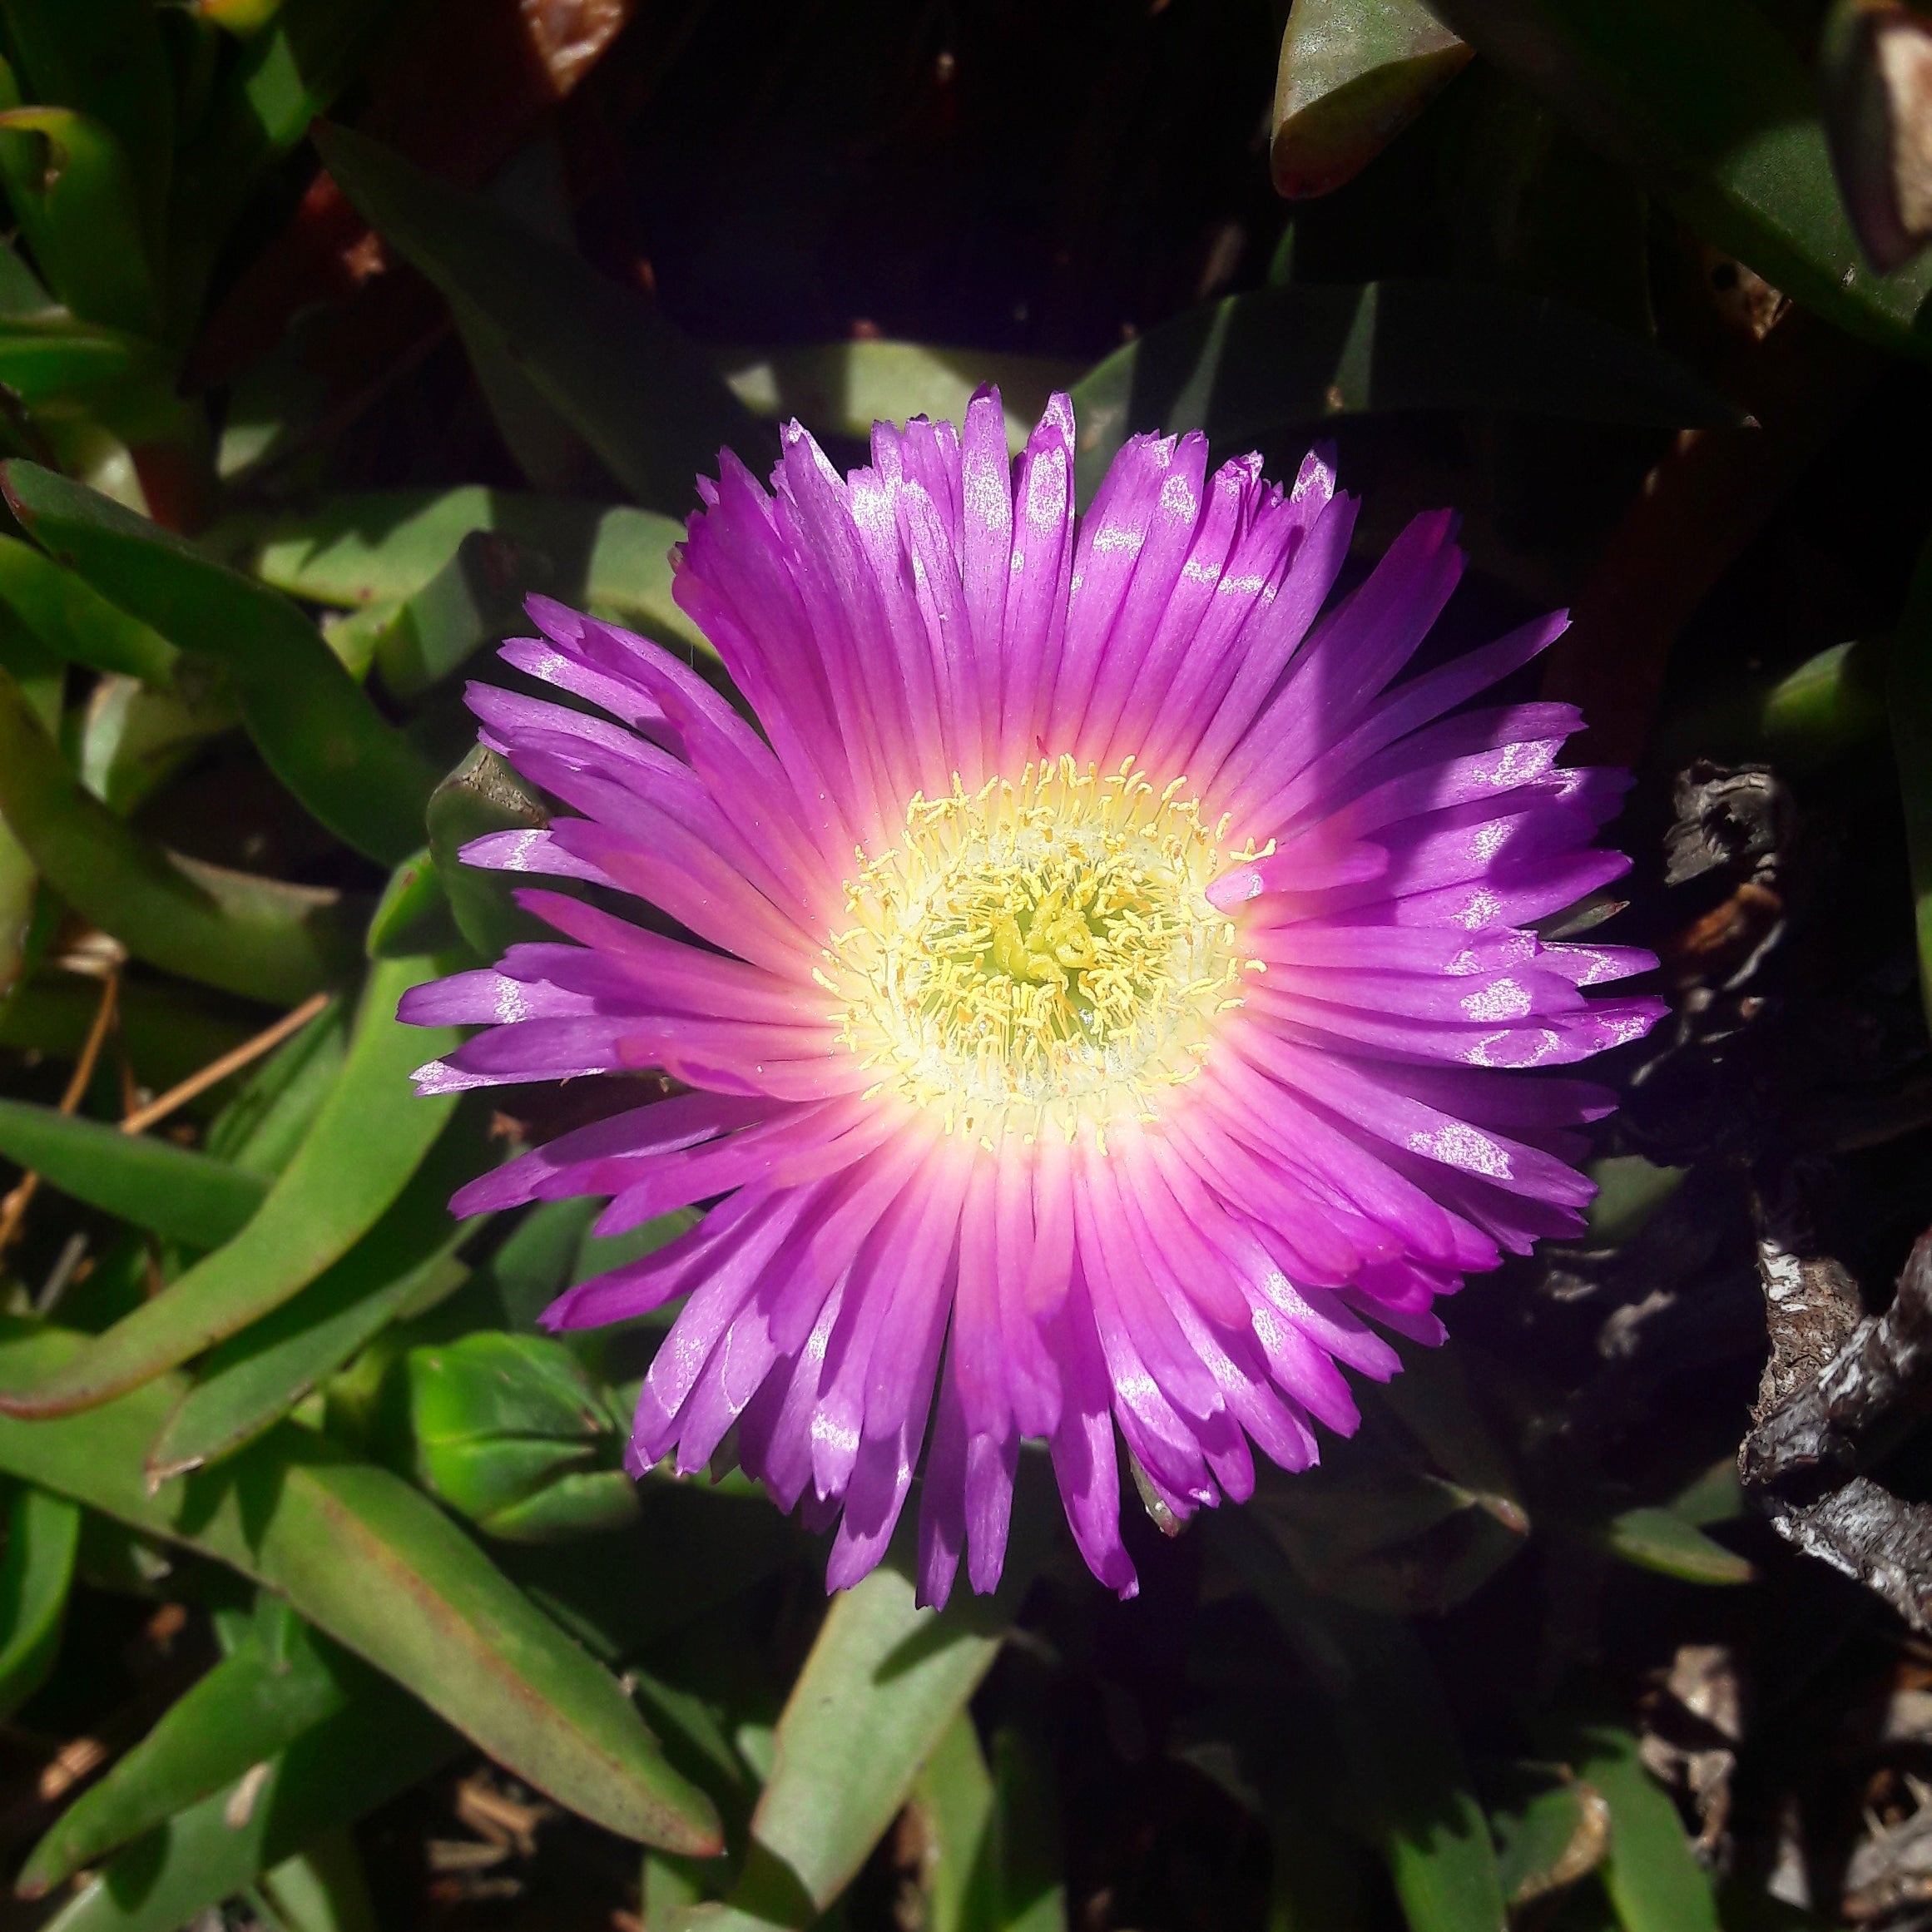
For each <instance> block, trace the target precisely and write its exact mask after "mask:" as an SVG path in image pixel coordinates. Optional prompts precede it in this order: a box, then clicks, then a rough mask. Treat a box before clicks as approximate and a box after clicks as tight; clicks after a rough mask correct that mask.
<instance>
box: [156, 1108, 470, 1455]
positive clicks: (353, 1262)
mask: <svg viewBox="0 0 1932 1932" xmlns="http://www.w3.org/2000/svg"><path fill="white" fill-rule="evenodd" d="M481 1142H482V1136H481V1133H480V1132H478V1131H475V1130H474V1129H473V1128H472V1127H470V1125H469V1122H468V1117H465V1116H463V1115H458V1117H457V1119H456V1120H455V1121H454V1122H452V1124H451V1126H450V1127H449V1129H448V1131H447V1132H445V1133H444V1134H443V1137H442V1138H441V1139H440V1140H439V1141H438V1142H437V1144H436V1146H435V1147H433V1149H432V1150H431V1151H430V1153H429V1157H428V1158H427V1159H426V1160H424V1163H423V1165H422V1166H421V1167H419V1168H418V1169H417V1170H416V1172H415V1174H414V1176H413V1177H411V1179H410V1181H409V1185H408V1186H406V1187H405V1188H404V1190H403V1191H402V1193H401V1194H400V1195H399V1196H397V1198H396V1200H395V1201H394V1204H393V1205H392V1206H390V1207H389V1211H388V1212H387V1213H385V1214H384V1216H383V1217H382V1219H381V1220H380V1221H378V1222H377V1223H376V1224H375V1226H374V1227H372V1228H371V1229H370V1230H369V1232H368V1233H367V1234H366V1235H364V1236H363V1237H362V1239H361V1240H360V1241H358V1242H357V1243H356V1244H355V1246H354V1247H352V1248H351V1249H349V1252H348V1253H347V1254H345V1255H344V1256H343V1257H342V1259H341V1260H340V1261H337V1262H336V1263H334V1266H331V1267H329V1268H326V1269H324V1271H322V1273H321V1274H320V1275H319V1276H317V1277H316V1278H315V1280H314V1281H311V1282H310V1284H309V1285H308V1286H307V1287H305V1288H304V1289H303V1290H301V1291H300V1293H299V1294H297V1295H295V1296H293V1297H292V1298H291V1299H290V1300H287V1301H285V1302H284V1303H283V1304H282V1305H281V1306H280V1307H279V1308H277V1309H275V1310H271V1311H270V1313H269V1314H267V1315H264V1316H263V1317H262V1318H261V1319H260V1320H259V1321H254V1322H250V1324H249V1325H248V1326H247V1327H246V1328H245V1329H243V1330H241V1331H240V1333H239V1334H237V1335H230V1337H229V1338H228V1340H226V1341H225V1342H223V1343H221V1344H220V1345H219V1346H218V1347H216V1348H215V1349H213V1350H211V1351H210V1353H209V1355H208V1358H207V1360H206V1361H205V1362H204V1363H203V1364H202V1365H201V1370H200V1372H199V1373H198V1374H197V1375H196V1379H195V1385H194V1387H193V1388H192V1389H191V1390H189V1392H188V1394H187V1395H186V1397H185V1398H184V1399H183V1400H182V1403H181V1407H180V1408H179V1409H176V1411H175V1412H174V1414H172V1415H171V1416H170V1417H169V1418H168V1420H167V1426H166V1428H165V1429H162V1431H161V1434H160V1435H159V1437H158V1438H156V1441H155V1443H154V1445H153V1447H152V1448H151V1449H149V1451H148V1453H147V1467H148V1473H149V1475H150V1476H151V1478H152V1479H153V1480H155V1481H156V1482H162V1481H166V1480H167V1479H170V1478H171V1477H175V1476H180V1475H184V1474H186V1473H187V1472H188V1471H189V1470H191V1469H200V1468H201V1467H202V1466H203V1465H204V1464H208V1463H211V1462H215V1461H218V1460H219V1459H220V1458H221V1457H223V1456H225V1455H229V1454H233V1453H234V1451H235V1450H236V1449H240V1447H241V1446H242V1445H243V1444H246V1443H249V1442H252V1441H253V1440H254V1439H255V1437H256V1436H258V1435H260V1434H261V1433H262V1431H263V1430H264V1429H267V1428H268V1427H269V1426H270V1424H273V1423H275V1422H276V1421H277V1420H279V1419H280V1418H281V1417H282V1416H284V1415H285V1414H287V1413H288V1412H289V1410H290V1409H293V1408H294V1407H295V1404H297V1403H298V1402H300V1400H301V1399H302V1398H303V1397H304V1396H305V1395H307V1394H308V1393H309V1391H310V1390H311V1389H314V1388H315V1387H316V1386H318V1385H320V1383H321V1382H322V1381H323V1380H324V1378H325V1377H327V1376H329V1375H333V1374H334V1372H335V1370H338V1369H339V1368H340V1367H341V1366H342V1365H343V1364H344V1362H346V1361H347V1360H349V1357H350V1356H351V1355H354V1353H355V1351H356V1350H358V1349H359V1348H360V1347H362V1346H363V1345H364V1343H365V1342H367V1341H368V1340H369V1338H370V1337H371V1336H373V1335H376V1334H378V1333H379V1332H380V1331H381V1330H383V1329H384V1328H386V1327H387V1326H388V1325H389V1323H390V1322H392V1321H394V1320H396V1319H397V1318H398V1317H399V1315H403V1314H404V1313H405V1312H414V1310H417V1309H419V1308H422V1307H426V1306H429V1305H433V1303H434V1302H436V1301H438V1300H442V1299H443V1296H445V1295H449V1294H453V1292H454V1291H455V1290H457V1289H458V1287H460V1286H462V1284H463V1281H464V1279H465V1278H466V1277H467V1276H468V1270H467V1269H466V1268H465V1267H464V1266H463V1264H462V1263H461V1262H460V1261H458V1260H457V1259H456V1256H455V1250H456V1247H457V1246H458V1243H459V1242H460V1241H463V1240H464V1239H466V1238H467V1237H468V1235H469V1234H470V1233H471V1232H473V1227H472V1226H468V1225H466V1226H461V1227H458V1226H456V1225H455V1224H454V1223H453V1222H452V1221H451V1220H450V1217H449V1196H450V1195H451V1194H452V1193H453V1191H454V1190H455V1189H456V1188H457V1187H458V1186H461V1185H462V1183H463V1181H467V1180H468V1179H469V1178H471V1177H472V1176H473V1175H474V1174H476V1173H477V1172H478V1170H479V1169H480V1168H482V1167H484V1166H485V1165H487V1164H488V1156H487V1153H486V1152H485V1150H484V1148H483V1146H482V1144H481Z"/></svg>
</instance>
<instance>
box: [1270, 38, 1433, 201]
mask: <svg viewBox="0 0 1932 1932" xmlns="http://www.w3.org/2000/svg"><path fill="white" fill-rule="evenodd" d="M1469 53H1470V49H1469V48H1468V47H1465V46H1464V44H1463V43H1462V42H1460V41H1459V40H1458V39H1457V38H1456V37H1455V36H1454V34H1453V33H1451V32H1449V29H1448V28H1447V27H1444V26H1443V25H1442V23H1441V22H1439V20H1437V19H1436V17H1434V15H1433V14H1432V13H1430V12H1429V10H1428V9H1427V8H1426V7H1424V6H1422V5H1421V3H1420V0H1295V4H1294V5H1293V7H1290V9H1289V13H1288V26H1287V30H1286V32H1284V33H1283V34H1282V36H1281V67H1280V68H1279V70H1278V72H1277V73H1276V79H1275V121H1274V139H1273V141H1272V143H1271V147H1270V151H1269V160H1270V164H1271V167H1272V169H1273V172H1274V176H1275V191H1276V193H1277V194H1279V195H1286V196H1288V197H1289V198H1290V200H1294V199H1297V198H1299V197H1300V196H1309V195H1325V194H1327V193H1328V192H1329V191H1330V190H1331V189H1335V188H1339V187H1340V186H1341V185H1342V183H1343V182H1344V181H1349V180H1350V179H1352V178H1353V177H1354V176H1355V175H1357V174H1359V173H1360V171H1362V169H1364V168H1365V167H1366V166H1368V164H1369V163H1370V161H1373V160H1374V159H1375V156H1377V155H1379V154H1380V152H1381V151H1382V150H1383V149H1384V148H1385V147H1386V146H1388V145H1389V143H1390V141H1393V140H1394V139H1395V136H1397V135H1398V134H1399V133H1400V132H1401V131H1402V130H1403V129H1404V127H1406V126H1408V125H1409V122H1410V121H1413V120H1414V118H1415V116H1417V115H1418V114H1419V113H1420V112H1421V111H1422V110H1423V109H1424V107H1427V106H1428V104H1429V102H1430V100H1432V99H1433V98H1434V96H1435V95H1436V93H1437V92H1439V90H1440V89H1441V88H1443V87H1445V86H1446V85H1447V84H1448V83H1449V82H1450V81H1451V80H1453V79H1454V77H1455V76H1456V75H1457V74H1458V73H1459V72H1461V71H1462V69H1463V67H1464V66H1465V65H1466V64H1467V63H1468V61H1469Z"/></svg>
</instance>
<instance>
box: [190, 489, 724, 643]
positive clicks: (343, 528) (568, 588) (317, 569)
mask: <svg viewBox="0 0 1932 1932" xmlns="http://www.w3.org/2000/svg"><path fill="white" fill-rule="evenodd" d="M478 530H484V531H489V532H492V533H495V534H497V535H499V536H503V537H508V538H509V539H510V540H511V541H512V542H514V543H516V544H517V545H518V546H519V547H521V548H522V549H523V550H525V551H527V552H531V553H532V554H533V555H534V556H536V557H539V558H541V559H542V562H543V565H544V567H545V568H546V569H547V572H549V574H550V576H551V578H552V582H554V583H555V585H556V586H557V588H556V589H555V591H554V592H553V593H552V594H553V595H555V596H557V597H560V598H562V601H563V602H566V603H570V604H577V605H581V606H583V607H586V608H588V609H591V610H593V611H596V612H597V613H598V614H599V615H600V616H603V617H610V618H612V619H614V620H615V621H617V622H620V623H623V624H627V625H629V626H631V627H633V628H635V629H639V630H642V631H643V632H645V633H646V635H648V636H650V637H656V638H658V639H660V640H661V641H666V642H672V641H675V642H677V643H679V644H683V645H687V646H691V647H693V648H696V649H698V650H705V651H708V650H709V649H710V648H711V647H710V646H709V645H708V644H706V642H704V639H703V637H702V636H701V633H700V632H698V630H697V628H696V626H695V625H694V624H693V623H692V622H691V619H690V618H689V617H686V615H685V614H684V612H682V611H681V610H680V609H679V608H678V607H677V603H676V600H675V599H674V598H673V597H672V596H671V548H672V547H673V546H674V545H676V544H677V543H680V542H682V541H683V539H684V529H683V526H682V525H681V524H680V523H677V522H676V520H675V519H673V518H670V517H661V516H659V515H657V514H656V513H655V512H653V511H651V510H637V509H632V508H630V506H629V505H627V504H622V503H618V504H609V505H606V504H600V503H568V502H564V501H562V500H560V499H559V498H554V497H535V496H523V495H519V494H518V493H514V492H513V491H508V490H492V489H485V488H482V487H481V486H480V485H470V486H468V487H466V488H462V489H454V490H446V491H443V492H440V493H438V492H432V491H424V490H386V491H379V492H372V493H367V494H350V495H344V496H339V497H333V498H330V499H329V502H328V503H325V504H324V506H323V507H322V508H320V509H318V510H315V511H314V512H312V513H309V514H307V515H304V516H297V517H276V518H238V519H236V520H235V522H234V523H230V524H228V525H226V526H222V527H218V528H216V529H215V530H214V531H213V532H212V533H211V534H210V538H209V541H210V543H211V545H212V546H213V547H215V548H217V549H218V550H220V552H221V553H222V554H223V555H225V556H228V557H231V558H232V559H233V560H234V561H235V562H239V563H240V565H241V566H242V567H244V568H245V569H247V570H249V571H250V572H252V574H254V575H255V576H256V577H260V578H261V579H262V581H263V582H265V583H271V584H273V585H275V587H276V588H277V589H279V590H285V591H286V592H289V593H290V596H292V597H309V598H311V599H313V600H314V601H315V602H317V603H324V604H336V605H339V606H340V607H343V608H344V609H345V610H352V609H362V608H366V607H369V606H372V605H376V604H381V603H386V602H400V601H403V600H404V599H407V598H409V597H414V596H416V595H417V594H418V592H420V591H422V590H423V589H424V588H425V587H427V586H428V585H429V582H431V580H432V579H433V578H434V577H436V575H437V574H438V572H440V571H443V570H444V569H446V568H447V567H448V565H449V564H450V562H452V561H453V559H454V557H455V556H456V554H457V552H458V550H459V549H460V548H461V547H462V544H463V539H464V538H465V537H468V535H469V534H470V533H472V532H473V531H478Z"/></svg>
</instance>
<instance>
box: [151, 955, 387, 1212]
mask: <svg viewBox="0 0 1932 1932" xmlns="http://www.w3.org/2000/svg"><path fill="white" fill-rule="evenodd" d="M122 997H123V998H124V999H125V998H126V994H125V993H123V995H122ZM349 1012H350V1009H349V1003H348V1002H347V1001H346V1000H345V999H344V998H342V996H341V995H340V994H337V995H335V996H334V998H331V999H329V1001H328V1002H327V1003H326V1004H325V1005H324V1006H323V1008H321V1010H320V1012H318V1013H316V1015H315V1018H313V1019H311V1020H310V1022H309V1023H308V1024H307V1025H306V1026H305V1027H303V1028H300V1031H298V1032H297V1033H294V1034H293V1035H291V1036H290V1038H288V1039H286V1040H285V1041H283V1042H282V1043H281V1045H280V1046H279V1047H277V1048H275V1051H274V1052H273V1053H270V1054H269V1055H268V1056H267V1058H265V1059H262V1060H260V1061H258V1062H257V1063H256V1064H255V1067H254V1068H252V1069H251V1070H250V1072H249V1073H248V1074H247V1075H246V1076H245V1078H244V1079H243V1080H242V1081H241V1082H240V1085H239V1086H238V1087H236V1088H235V1091H234V1092H233V1094H232V1095H231V1096H230V1097H229V1099H228V1101H227V1102H226V1104H225V1105H224V1106H223V1107H222V1109H221V1111H220V1112H219V1113H218V1114H216V1115H215V1117H214V1119H213V1120H212V1121H211V1122H209V1123H208V1137H207V1140H206V1143H205V1145H206V1151H207V1152H209V1153H211V1154H212V1155H213V1156H215V1158H216V1159H217V1160H222V1161H232V1162H234V1163H235V1166H236V1167H243V1168H245V1169H246V1170H247V1171H248V1172H250V1174H262V1175H265V1176H267V1177H270V1178H271V1179H272V1178H273V1177H275V1175H278V1174H280V1172H282V1171H283V1169H284V1168H285V1167H287V1166H288V1164H289V1162H290V1161H292V1160H293V1159H294V1158H295V1154H296V1152H297V1150H298V1149H299V1148H300V1147H301V1144H302V1142H303V1141H304V1140H305V1139H306V1138H307V1137H308V1132H309V1129H310V1126H311V1125H312V1124H313V1123H314V1122H315V1115H316V1113H317V1112H318V1110H319V1109H320V1107H321V1105H322V1102H324V1100H325V1099H326V1098H327V1097H328V1095H329V1090H330V1089H331V1088H332V1087H334V1084H335V1082H336V1079H337V1077H339V1075H340V1073H341V1072H342V1063H343V1061H344V1058H346V1057H347V1055H348V1052H349Z"/></svg>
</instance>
